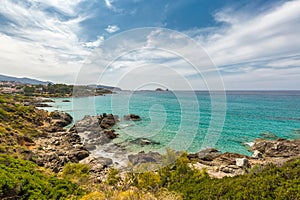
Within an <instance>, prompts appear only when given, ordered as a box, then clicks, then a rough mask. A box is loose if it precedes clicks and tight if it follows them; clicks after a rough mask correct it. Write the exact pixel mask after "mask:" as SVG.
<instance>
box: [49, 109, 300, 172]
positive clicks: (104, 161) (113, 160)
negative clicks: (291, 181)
mask: <svg viewBox="0 0 300 200" xmlns="http://www.w3.org/2000/svg"><path fill="white" fill-rule="evenodd" d="M47 112H48V111H47ZM109 116H110V120H112V119H114V122H112V123H111V124H109V125H108V126H106V127H105V128H103V127H101V122H100V123H99V121H98V119H97V116H86V117H85V119H82V120H79V121H78V122H74V126H73V127H72V128H71V129H69V130H65V131H66V132H70V131H71V132H72V133H73V134H75V133H76V134H77V135H78V136H80V141H79V145H82V146H81V147H80V148H85V149H86V150H87V151H88V152H89V156H87V157H86V158H83V159H82V160H80V161H79V162H80V163H84V164H88V165H97V166H98V168H99V166H100V165H101V166H102V170H104V169H105V168H110V167H117V168H119V169H122V168H123V169H126V166H127V165H128V163H130V162H129V161H130V160H131V161H133V163H135V166H138V165H139V164H142V163H148V162H149V163H155V162H156V163H159V164H160V163H161V162H162V161H161V159H162V156H163V155H161V154H159V153H158V152H151V151H150V152H146V153H145V152H139V153H132V152H127V151H126V148H125V147H124V146H120V145H119V144H115V143H114V142H113V140H114V139H115V138H117V137H118V136H117V134H115V130H114V127H113V126H114V125H116V124H117V123H119V120H118V119H117V117H116V116H114V115H112V114H109ZM98 117H99V116H98ZM102 117H103V116H102ZM106 117H107V116H106ZM102 120H103V119H102ZM108 121H109V120H108ZM76 126H77V128H74V127H76ZM97 126H99V127H97ZM91 127H92V128H91ZM78 130H79V131H78ZM97 132H98V133H102V135H101V134H100V135H99V134H97ZM103 134H106V135H107V134H110V136H109V137H110V138H109V139H108V140H106V139H103ZM99 138H102V139H100V140H99ZM140 139H141V140H143V138H140ZM102 140H104V141H102ZM96 141H98V142H96ZM148 142H150V141H148ZM294 142H295V143H297V144H298V140H286V139H278V140H265V139H261V138H257V139H255V140H254V141H253V142H251V143H252V144H253V146H252V147H251V148H252V151H253V153H254V154H255V155H254V156H252V157H251V156H246V155H243V154H238V153H228V152H224V153H221V152H220V151H218V150H217V149H204V150H202V151H200V152H198V153H188V158H189V159H190V161H191V164H190V167H192V168H195V169H199V170H202V169H206V170H207V172H208V174H209V175H210V176H211V177H215V178H222V177H225V176H230V177H232V176H236V175H241V174H244V173H246V171H247V170H248V169H251V167H253V166H255V165H262V166H266V165H268V164H270V163H273V164H276V165H281V164H282V163H285V162H287V161H288V160H290V159H292V158H294V157H296V155H298V154H299V153H298V154H296V155H295V154H294V153H293V150H292V149H290V147H289V146H288V147H287V145H290V143H291V145H292V146H293V143H294ZM260 143H265V146H269V147H268V149H267V150H266V149H262V148H260V151H258V150H257V149H256V148H258V147H257V145H258V144H260ZM149 144H150V143H149ZM270 145H271V146H272V145H275V146H276V145H283V146H284V148H286V147H287V148H289V150H290V152H289V153H290V154H291V155H284V156H280V155H277V154H276V153H278V152H277V151H275V152H273V153H274V155H272V154H265V153H266V152H268V151H269V150H270V148H271V149H272V148H273V147H270ZM249 146H250V145H249ZM296 146H297V145H296ZM298 146H300V143H299V145H298ZM253 147H254V149H253ZM261 151H263V152H261ZM295 151H296V152H297V151H299V152H300V150H299V149H296V150H295ZM129 157H131V159H129ZM151 157H156V158H155V159H151ZM97 160H98V161H97ZM131 163H132V162H131Z"/></svg>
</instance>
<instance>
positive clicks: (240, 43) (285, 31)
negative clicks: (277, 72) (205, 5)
mask: <svg viewBox="0 0 300 200" xmlns="http://www.w3.org/2000/svg"><path fill="white" fill-rule="evenodd" d="M299 10H300V1H299V0H298V1H288V2H285V3H283V4H282V5H280V6H277V7H276V8H274V9H272V10H268V11H265V12H263V13H260V14H258V15H256V16H252V15H250V14H249V13H248V14H247V17H242V16H241V14H240V13H239V12H237V13H235V12H234V11H232V12H229V11H228V10H226V11H224V12H222V11H221V12H219V13H217V14H216V19H217V20H218V21H223V22H224V21H225V22H227V23H229V26H228V25H226V26H224V27H223V28H219V29H217V30H215V31H214V32H211V34H209V35H208V36H207V37H206V38H204V39H203V38H202V40H201V41H200V43H201V44H203V46H204V47H205V48H206V50H207V52H208V53H209V55H210V56H211V57H212V59H213V60H214V62H215V63H216V64H217V65H230V64H235V63H240V62H249V61H254V60H261V59H263V60H265V59H270V58H274V57H275V58H277V57H278V56H281V57H282V56H290V55H292V54H295V53H298V52H300V40H299V39H298V37H299V35H300V12H299Z"/></svg>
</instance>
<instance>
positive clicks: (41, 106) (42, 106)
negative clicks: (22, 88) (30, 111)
mask: <svg viewBox="0 0 300 200" xmlns="http://www.w3.org/2000/svg"><path fill="white" fill-rule="evenodd" d="M34 106H35V107H40V108H46V107H49V108H50V107H52V106H50V105H49V104H46V103H35V104H34Z"/></svg>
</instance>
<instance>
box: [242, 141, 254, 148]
mask: <svg viewBox="0 0 300 200" xmlns="http://www.w3.org/2000/svg"><path fill="white" fill-rule="evenodd" d="M244 144H245V145H247V146H250V147H253V145H254V142H245V143H244Z"/></svg>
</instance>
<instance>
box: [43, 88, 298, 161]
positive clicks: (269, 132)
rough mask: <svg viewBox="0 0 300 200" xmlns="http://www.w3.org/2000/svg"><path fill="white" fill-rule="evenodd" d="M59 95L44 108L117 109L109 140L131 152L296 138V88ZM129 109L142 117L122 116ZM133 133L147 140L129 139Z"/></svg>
mask: <svg viewBox="0 0 300 200" xmlns="http://www.w3.org/2000/svg"><path fill="white" fill-rule="evenodd" d="M65 99H66V98H63V99H62V98H55V99H54V100H55V103H52V104H51V105H52V106H53V107H51V108H48V109H47V110H49V111H51V110H62V111H66V112H69V113H70V114H71V115H72V116H73V117H74V119H75V120H80V119H82V118H83V117H84V116H85V115H99V114H102V113H113V114H114V115H118V116H119V117H120V119H121V122H120V123H119V124H118V125H116V127H115V128H116V131H117V133H119V134H120V137H119V138H117V139H115V140H114V142H116V143H119V144H121V145H124V146H125V147H126V148H127V149H128V151H132V152H138V151H142V150H144V151H160V150H161V149H165V148H166V147H170V148H172V149H176V150H186V151H188V152H197V151H200V150H201V149H203V148H207V147H212V148H216V149H218V150H220V151H222V152H235V153H241V154H245V155H251V152H250V151H249V148H250V146H251V144H252V143H253V141H254V140H255V139H256V138H266V139H277V138H286V139H296V138H300V91H227V92H226V93H225V94H223V93H214V94H212V93H210V92H207V91H197V92H192V91H176V92H172V91H135V92H130V91H120V92H117V93H116V94H112V95H105V96H96V97H80V98H68V100H70V102H62V100H65ZM129 113H133V114H136V115H139V116H140V117H141V119H142V120H141V121H137V122H133V121H125V120H123V116H124V115H126V114H129ZM210 136H213V137H210ZM138 138H143V141H145V140H147V141H150V143H151V144H150V145H144V144H143V143H142V144H141V143H137V142H134V141H136V139H138ZM208 138H209V139H208ZM207 140H209V142H207Z"/></svg>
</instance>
